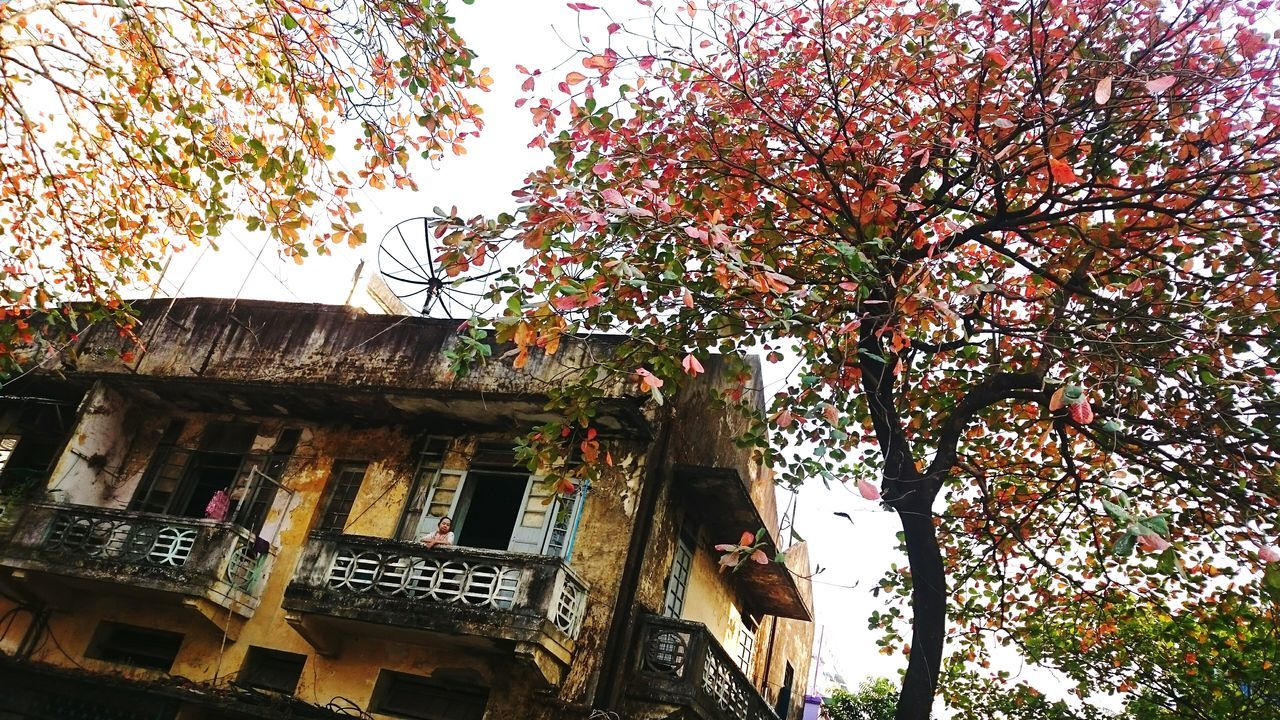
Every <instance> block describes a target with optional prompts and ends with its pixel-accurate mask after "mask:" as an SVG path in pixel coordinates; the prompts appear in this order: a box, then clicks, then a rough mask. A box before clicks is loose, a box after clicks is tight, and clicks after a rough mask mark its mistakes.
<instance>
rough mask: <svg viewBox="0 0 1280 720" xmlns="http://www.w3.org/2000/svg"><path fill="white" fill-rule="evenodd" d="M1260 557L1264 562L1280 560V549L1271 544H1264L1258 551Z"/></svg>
mask: <svg viewBox="0 0 1280 720" xmlns="http://www.w3.org/2000/svg"><path fill="white" fill-rule="evenodd" d="M1258 559H1259V560H1261V561H1262V562H1264V563H1276V562H1280V550H1277V549H1275V548H1273V547H1271V546H1270V545H1264V546H1262V549H1261V550H1259V551H1258Z"/></svg>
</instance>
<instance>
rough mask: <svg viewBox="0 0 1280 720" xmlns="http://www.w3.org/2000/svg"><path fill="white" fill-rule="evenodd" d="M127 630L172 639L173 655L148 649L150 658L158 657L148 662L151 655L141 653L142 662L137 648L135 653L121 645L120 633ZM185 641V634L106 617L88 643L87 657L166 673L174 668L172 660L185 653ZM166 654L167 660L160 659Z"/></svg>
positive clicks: (141, 635) (158, 638)
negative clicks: (183, 651) (165, 661)
mask: <svg viewBox="0 0 1280 720" xmlns="http://www.w3.org/2000/svg"><path fill="white" fill-rule="evenodd" d="M126 633H131V634H133V635H135V636H137V637H140V638H143V637H146V636H151V639H152V640H165V641H170V642H172V643H174V645H173V651H172V654H171V655H168V654H167V653H166V654H165V655H164V656H162V655H160V654H159V653H153V652H151V651H147V652H148V653H149V657H152V658H156V660H155V661H147V657H148V655H144V656H142V661H141V662H139V660H138V657H139V656H138V655H136V649H135V654H131V653H130V651H129V649H128V648H125V647H123V646H120V645H118V643H119V642H120V640H121V636H122V635H125V634H126ZM185 642H186V635H185V634H183V633H179V632H173V631H171V630H161V629H159V628H149V627H144V626H142V625H131V624H129V623H122V622H115V621H112V620H103V621H102V622H99V623H98V626H97V627H96V628H94V631H93V637H92V638H91V639H90V640H89V646H88V647H86V648H85V651H84V656H85V657H86V658H89V659H90V660H98V661H101V662H109V663H113V664H116V665H128V666H130V667H136V668H143V669H146V670H159V671H160V672H166V673H167V672H169V671H170V670H172V669H173V663H174V662H176V661H177V659H178V654H179V653H181V652H182V646H183V644H184V643H185ZM165 656H167V657H168V663H163V662H161V661H160V660H161V658H162V657H165Z"/></svg>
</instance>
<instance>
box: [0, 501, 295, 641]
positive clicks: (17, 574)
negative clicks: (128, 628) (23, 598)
mask: <svg viewBox="0 0 1280 720" xmlns="http://www.w3.org/2000/svg"><path fill="white" fill-rule="evenodd" d="M4 521H5V524H11V525H12V528H11V535H10V537H9V542H8V543H7V544H5V545H3V546H0V567H3V568H5V569H7V570H8V571H9V572H8V580H7V582H8V584H9V585H10V587H11V589H14V590H16V591H18V592H23V593H27V594H31V595H34V596H36V597H38V598H40V599H41V600H44V601H45V602H49V603H51V604H53V605H54V606H65V605H71V604H74V603H75V602H76V600H77V598H79V597H83V596H84V593H83V591H84V590H90V591H91V593H92V594H93V595H96V594H99V593H101V592H103V591H104V590H105V591H106V592H111V593H114V594H119V595H126V596H139V597H146V598H148V599H149V600H152V601H161V602H165V601H171V602H176V603H178V604H181V605H185V606H187V607H190V608H192V609H194V610H196V611H197V612H199V613H200V614H201V615H203V616H204V617H206V618H207V619H208V620H210V621H211V622H213V623H214V624H215V625H216V626H217V627H218V628H219V629H221V630H223V631H226V632H227V633H228V635H229V636H230V637H231V638H232V639H234V637H235V635H236V634H237V632H238V630H239V627H240V625H241V624H242V623H243V621H244V620H246V619H248V618H250V617H252V616H253V612H254V610H255V609H256V608H257V606H258V592H259V590H260V587H261V584H262V577H263V575H264V573H265V570H266V566H267V564H268V563H269V559H270V555H269V554H261V555H255V554H254V552H253V547H254V540H255V538H254V536H253V534H252V533H250V532H249V531H248V530H245V529H244V528H241V527H238V526H236V525H231V524H228V523H222V522H216V521H213V520H204V519H196V518H184V517H171V516H167V515H155V514H151V513H140V512H131V511H128V510H115V509H110V508H100V507H90V506H87V505H71V504H65V503H30V504H22V505H11V506H9V507H8V508H7V509H6V512H5V516H4Z"/></svg>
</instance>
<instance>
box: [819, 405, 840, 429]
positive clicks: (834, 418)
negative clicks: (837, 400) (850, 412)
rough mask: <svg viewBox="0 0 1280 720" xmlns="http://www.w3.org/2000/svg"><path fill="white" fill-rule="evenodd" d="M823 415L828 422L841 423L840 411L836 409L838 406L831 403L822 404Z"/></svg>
mask: <svg viewBox="0 0 1280 720" xmlns="http://www.w3.org/2000/svg"><path fill="white" fill-rule="evenodd" d="M822 417H824V418H826V420H827V422H828V423H830V424H832V425H839V424H840V411H839V410H836V406H835V405H832V404H831V403H827V404H826V405H823V406H822Z"/></svg>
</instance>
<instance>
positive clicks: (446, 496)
mask: <svg viewBox="0 0 1280 720" xmlns="http://www.w3.org/2000/svg"><path fill="white" fill-rule="evenodd" d="M451 442H452V438H447V437H429V438H427V439H426V441H425V442H424V443H423V445H422V452H420V453H419V454H418V469H417V472H415V473H414V474H413V485H412V486H410V488H409V495H408V497H407V498H406V499H405V503H404V511H403V512H402V513H401V514H400V523H399V524H398V525H397V526H396V537H397V538H399V539H401V540H416V539H417V538H418V537H420V536H422V535H426V534H428V532H434V529H432V530H430V531H428V532H423V531H422V530H420V529H419V525H420V524H421V522H422V511H423V509H424V508H426V509H427V510H428V512H427V515H429V516H431V517H435V518H436V519H439V518H442V517H444V516H445V515H448V514H449V513H450V512H452V506H453V496H454V493H455V492H456V491H457V489H458V481H459V480H460V477H459V475H458V474H456V473H450V474H449V475H448V476H442V475H441V470H442V468H443V467H444V456H445V453H446V452H447V451H448V449H449V444H450V443H451ZM449 479H452V480H453V482H448V480H449ZM442 480H444V481H445V482H441V481H442ZM428 498H429V499H430V502H429V503H428ZM428 504H430V506H431V507H430V508H427V505H428Z"/></svg>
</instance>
